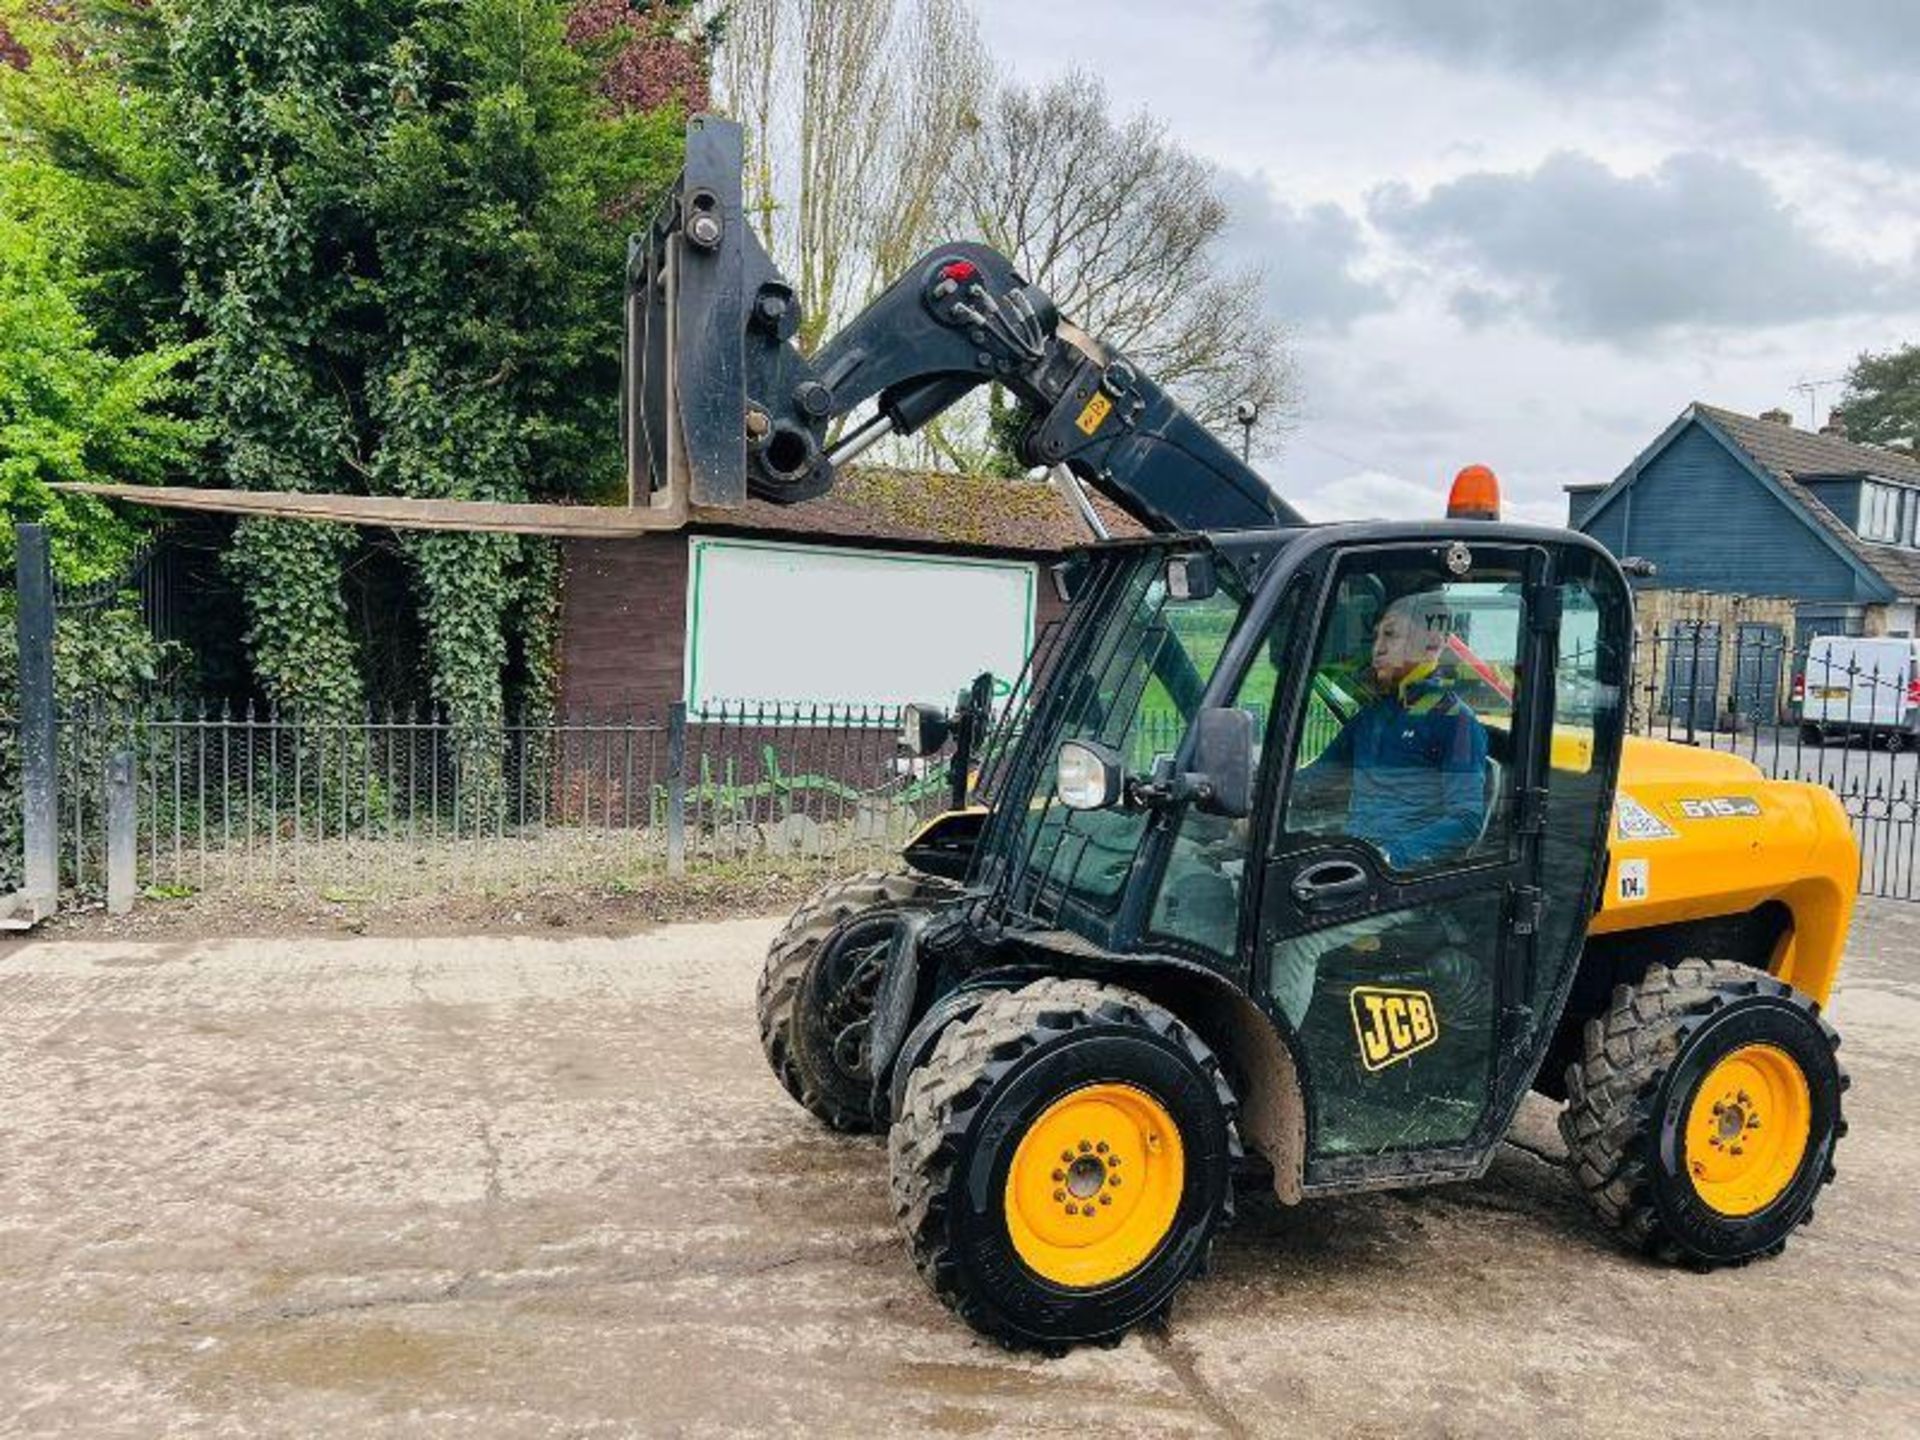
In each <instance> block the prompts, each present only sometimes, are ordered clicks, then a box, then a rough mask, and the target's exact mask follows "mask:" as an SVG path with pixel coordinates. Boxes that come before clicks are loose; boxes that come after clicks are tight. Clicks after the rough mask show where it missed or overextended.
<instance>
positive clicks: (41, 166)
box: [0, 0, 202, 584]
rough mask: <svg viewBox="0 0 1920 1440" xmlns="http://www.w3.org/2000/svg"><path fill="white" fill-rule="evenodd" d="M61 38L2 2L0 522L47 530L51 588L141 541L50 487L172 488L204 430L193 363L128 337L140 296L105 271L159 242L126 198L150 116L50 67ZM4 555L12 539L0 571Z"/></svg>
mask: <svg viewBox="0 0 1920 1440" xmlns="http://www.w3.org/2000/svg"><path fill="white" fill-rule="evenodd" d="M70 31H71V25H68V26H67V27H66V28H65V30H63V28H62V26H61V25H60V24H59V23H58V21H57V18H56V17H55V16H53V15H51V14H49V13H48V12H46V11H45V10H42V9H37V8H33V7H24V6H20V5H17V4H14V3H13V0H0V35H4V36H5V37H7V38H6V40H4V41H0V60H3V61H4V63H0V509H4V511H5V514H6V516H7V517H8V518H9V519H11V520H14V521H22V520H35V521H39V522H40V523H42V524H44V525H45V526H46V527H47V529H48V532H49V537H50V539H51V541H52V548H53V560H54V566H55V569H56V570H57V572H58V573H59V575H60V577H61V578H62V579H64V580H67V581H70V582H74V583H80V584H86V583H91V582H94V581H97V580H102V579H106V578H109V577H111V576H113V575H116V574H118V573H120V572H121V571H122V570H123V569H124V568H125V566H126V564H127V562H128V560H129V558H130V557H131V555H132V553H133V551H134V550H135V549H136V547H137V545H138V543H139V539H140V529H139V527H138V526H137V525H135V524H134V523H132V522H130V521H128V520H126V519H125V518H123V517H121V516H119V515H116V514H115V513H114V512H113V511H112V510H111V509H109V508H108V507H107V506H106V505H104V504H102V503H100V502H98V501H95V500H89V499H85V498H83V497H78V496H71V495H61V494H58V493H56V492H55V491H53V490H51V489H50V488H48V487H49V486H50V485H52V484H55V483H59V482H63V481H83V482H93V483H114V482H117V483H125V484H148V483H157V482H161V481H165V480H169V479H174V478H176V477H177V475H178V474H179V472H180V471H181V470H183V469H184V468H186V467H187V466H188V465H190V464H191V463H192V461H193V460H194V459H195V457H196V456H197V455H198V453H199V450H200V444H201V440H202V430H201V428H200V427H199V426H198V425H197V424H196V423H195V422H194V420H193V419H192V417H191V414H190V405H189V398H190V397H189V395H188V393H187V384H186V380H185V378H184V377H185V371H186V368H187V366H188V365H189V363H190V361H191V359H192V357H193V354H194V348H193V347H192V346H191V345H188V344H183V343H179V340H178V332H177V329H176V330H175V331H172V332H166V333H155V332H154V331H153V330H152V329H151V327H145V326H141V325H139V324H138V323H136V322H135V321H134V319H133V317H134V315H135V314H136V312H137V311H138V309H139V308H140V306H141V305H142V304H143V303H145V301H146V300H147V299H149V298H151V292H150V291H146V290H143V289H142V287H141V286H140V285H138V284H134V283H128V282H127V277H126V276H125V275H124V274H122V273H121V272H120V271H119V270H118V269H116V267H115V266H114V265H113V264H112V263H111V262H110V261H109V260H108V259H107V257H108V256H110V255H113V254H121V253H125V252H126V251H128V250H129V249H130V248H134V242H135V241H136V237H141V236H144V235H148V234H150V233H152V232H153V231H154V230H155V229H157V228H159V221H158V220H157V218H156V217H155V216H154V215H153V214H152V213H151V210H150V207H148V206H147V204H146V203H145V202H144V201H143V200H142V198H141V193H142V187H141V185H140V184H139V183H138V182H137V181H135V182H134V183H128V181H129V177H131V176H135V175H138V174H140V173H142V172H146V173H151V172H152V171H153V169H154V168H155V162H154V161H153V160H152V158H151V156H152V148H153V147H152V146H151V144H150V143H148V139H147V137H146V135H145V130H144V126H145V124H146V116H147V111H146V110H145V108H144V107H142V106H141V105H139V104H121V103H116V102H115V100H114V97H113V85H112V76H111V75H110V73H109V72H108V71H107V70H105V69H104V68H103V67H100V66H97V65H92V64H91V63H90V62H89V61H88V60H87V59H86V53H87V52H86V51H85V50H84V48H75V47H74V46H72V45H71V44H69V46H68V47H67V51H68V52H69V53H68V54H67V58H64V59H63V58H62V52H61V50H60V48H59V47H58V46H57V45H56V43H55V41H56V38H57V37H61V36H62V35H63V34H64V35H65V38H67V39H68V40H69V41H71V40H72V38H73V36H72V35H71V33H68V32H70ZM15 37H26V38H25V39H20V38H15ZM27 40H31V41H32V42H33V43H34V44H35V45H37V46H39V47H40V49H41V54H42V56H43V57H45V58H44V59H43V62H42V63H40V64H35V61H34V52H33V50H31V49H29V48H28V45H27V43H26V42H27ZM12 545H13V537H12V530H11V527H10V526H9V527H8V528H7V529H6V530H5V532H4V533H0V563H11V554H12Z"/></svg>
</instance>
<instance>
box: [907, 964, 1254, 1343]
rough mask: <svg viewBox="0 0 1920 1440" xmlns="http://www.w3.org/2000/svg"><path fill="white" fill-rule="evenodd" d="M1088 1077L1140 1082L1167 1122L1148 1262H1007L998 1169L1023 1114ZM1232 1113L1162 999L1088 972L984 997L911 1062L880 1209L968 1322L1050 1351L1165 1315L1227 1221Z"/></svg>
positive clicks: (1004, 1170)
mask: <svg viewBox="0 0 1920 1440" xmlns="http://www.w3.org/2000/svg"><path fill="white" fill-rule="evenodd" d="M1102 1083H1114V1084H1122V1085H1126V1086H1130V1087H1132V1088H1134V1089H1135V1090H1139V1091H1144V1092H1145V1093H1146V1094H1147V1095H1148V1096H1149V1097H1151V1098H1152V1100H1153V1101H1154V1102H1156V1103H1157V1104H1158V1105H1159V1106H1160V1107H1161V1108H1162V1109H1163V1111H1164V1113H1165V1114H1166V1115H1167V1116H1168V1117H1169V1118H1170V1119H1171V1120H1172V1122H1173V1124H1174V1126H1175V1127H1176V1129H1177V1131H1178V1137H1179V1140H1180V1145H1181V1149H1182V1154H1183V1170H1182V1172H1181V1173H1182V1176H1183V1179H1182V1183H1181V1186H1180V1190H1179V1194H1178V1199H1177V1201H1176V1202H1175V1208H1174V1210H1173V1218H1172V1220H1171V1222H1170V1223H1169V1224H1168V1226H1167V1228H1166V1230H1165V1231H1164V1233H1163V1236H1162V1238H1161V1239H1160V1240H1159V1241H1158V1243H1157V1246H1156V1248H1154V1249H1153V1250H1152V1251H1151V1253H1150V1254H1148V1255H1147V1258H1145V1259H1144V1260H1142V1261H1140V1262H1139V1263H1138V1264H1137V1265H1135V1266H1134V1268H1133V1269H1132V1270H1130V1271H1128V1272H1126V1273H1124V1274H1122V1275H1120V1276H1119V1277H1118V1278H1116V1279H1112V1280H1108V1281H1106V1282H1104V1283H1101V1284H1098V1285H1092V1286H1088V1287H1085V1288H1081V1287H1072V1286H1067V1285H1063V1284H1059V1283H1056V1282H1055V1281H1052V1280H1049V1279H1046V1278H1044V1277H1042V1276H1041V1275H1040V1274H1039V1273H1037V1272H1036V1271H1035V1270H1034V1269H1032V1268H1031V1267H1030V1266H1029V1265H1028V1264H1027V1263H1026V1262H1025V1261H1024V1260H1023V1259H1022V1258H1021V1256H1020V1253H1019V1251H1018V1250H1017V1249H1016V1247H1015V1242H1014V1240H1013V1238H1012V1234H1011V1232H1010V1231H1009V1228H1008V1219H1007V1213H1006V1192H1007V1178H1008V1172H1009V1170H1010V1167H1011V1166H1012V1163H1013V1158H1014V1155H1015V1153H1016V1151H1017V1150H1018V1148H1019V1145H1020V1142H1021V1140H1022V1138H1023V1137H1024V1136H1025V1135H1026V1133H1027V1131H1028V1129H1029V1127H1030V1126H1031V1125H1032V1124H1033V1122H1034V1121H1035V1120H1036V1119H1038V1118H1039V1117H1040V1116H1041V1115H1042V1114H1043V1113H1044V1112H1046V1111H1047V1110H1048V1108H1049V1107H1050V1106H1052V1105H1053V1104H1054V1102H1056V1101H1058V1100H1060V1099H1062V1098H1063V1097H1066V1096H1070V1095H1071V1094H1072V1093H1073V1092H1074V1091H1076V1090H1079V1089H1082V1088H1084V1087H1086V1086H1088V1085H1094V1084H1102ZM1234 1113H1235V1106H1234V1098H1233V1092H1232V1091H1231V1090H1230V1089H1229V1088H1228V1086H1227V1084H1226V1081H1225V1080H1224V1079H1223V1078H1222V1076H1221V1072H1220V1065H1219V1062H1218V1061H1217V1060H1216V1059H1215V1058H1214V1055H1213V1053H1212V1052H1211V1051H1210V1050H1208V1049H1207V1047H1206V1046H1205V1045H1204V1044H1203V1043H1202V1042H1201V1041H1200V1039H1199V1038H1198V1037H1197V1036H1196V1035H1195V1034H1194V1033H1193V1032H1192V1031H1191V1030H1190V1029H1188V1028H1187V1027H1186V1026H1185V1025H1184V1024H1182V1023H1181V1022H1180V1020H1178V1019H1177V1018H1176V1017H1175V1016H1174V1015H1173V1014H1172V1013H1171V1012H1170V1011H1167V1010H1165V1009H1163V1008H1162V1007H1160V1006H1158V1005H1156V1004H1154V1003H1153V1002H1152V1001H1150V1000H1147V999H1145V998H1144V997H1142V996H1140V995H1136V994H1134V993H1132V992H1131V991H1127V990H1122V989H1119V988H1117V987H1114V986H1109V985H1101V984H1096V983H1094V982H1092V981H1086V980H1060V979H1052V980H1039V981H1035V982H1034V983H1033V984H1030V985H1028V986H1026V987H1025V988H1024V989H1021V990H1016V991H1002V992H998V993H995V994H992V995H989V996H988V997H987V998H986V1000H985V1001H984V1003H983V1004H982V1005H981V1006H980V1008H979V1010H978V1011H977V1012H975V1014H974V1015H973V1016H972V1017H971V1018H969V1019H967V1020H964V1021H961V1022H959V1023H957V1024H953V1025H949V1026H948V1027H947V1029H946V1030H945V1032H944V1033H943V1034H942V1035H941V1037H940V1041H939V1043H938V1044H937V1045H936V1046H935V1047H934V1050H933V1053H932V1054H931V1055H930V1056H928V1058H927V1061H926V1063H925V1064H923V1065H921V1066H920V1067H918V1068H917V1069H916V1070H915V1071H914V1073H913V1076H912V1078H911V1080H909V1082H908V1084H907V1090H906V1097H905V1106H904V1109H903V1111H902V1113H901V1115H900V1118H899V1119H897V1120H896V1121H895V1122H894V1124H893V1127H892V1129H891V1130H890V1131H889V1133H888V1152H889V1158H890V1160H891V1167H892V1168H891V1186H892V1193H893V1208H894V1214H895V1216H896V1217H898V1219H899V1221H900V1224H901V1227H902V1229H903V1230H904V1231H905V1232H906V1236H907V1243H908V1248H909V1249H910V1250H911V1252H912V1255H913V1261H914V1264H915V1266H916V1267H918V1269H919V1271H920V1274H921V1276H922V1278H924V1279H925V1280H926V1282H927V1284H928V1285H929V1286H930V1287H931V1288H932V1290H933V1293H934V1294H935V1295H936V1296H938V1297H939V1299H940V1300H941V1301H942V1302H943V1303H944V1304H946V1305H947V1306H948V1307H949V1308H950V1309H952V1310H953V1311H955V1312H956V1313H957V1314H958V1315H959V1316H960V1317H961V1318H962V1319H963V1320H965V1321H966V1322H967V1324H969V1325H971V1326H972V1327H973V1328H974V1329H975V1330H978V1331H979V1332H981V1333H982V1334H984V1335H988V1336H991V1337H993V1338H994V1339H996V1340H999V1341H1001V1342H1003V1343H1005V1344H1009V1345H1028V1346H1034V1347H1037V1348H1040V1349H1042V1350H1047V1351H1051V1352H1055V1353H1057V1352H1059V1351H1061V1350H1064V1349H1065V1348H1066V1347H1067V1346H1069V1345H1073V1344H1079V1343H1084V1342H1111V1341H1116V1340H1118V1339H1119V1338H1120V1337H1121V1336H1122V1335H1124V1334H1125V1333H1126V1332H1127V1330H1129V1329H1130V1328H1131V1327H1133V1326H1135V1325H1137V1324H1140V1323H1141V1322H1143V1321H1146V1320H1149V1319H1152V1318H1154V1317H1155V1316H1159V1315H1162V1314H1164V1313H1165V1312H1166V1310H1167V1308H1168V1307H1169V1305H1170V1304H1171V1303H1172V1300H1173V1296H1174V1293H1175V1292H1176V1291H1177V1290H1178V1289H1179V1288H1180V1286H1181V1285H1182V1284H1183V1283H1184V1282H1185V1281H1186V1280H1187V1278H1188V1277H1189V1276H1191V1275H1193V1274H1194V1273H1195V1272H1196V1271H1198V1270H1200V1269H1201V1268H1202V1267H1203V1266H1204V1264H1205V1263H1206V1260H1207V1256H1208V1252H1209V1251H1210V1249H1211V1247H1212V1244H1213V1238H1214V1235H1215V1233H1216V1231H1217V1230H1218V1229H1219V1228H1220V1227H1221V1226H1222V1225H1224V1224H1226V1223H1227V1222H1228V1221H1229V1220H1230V1219H1231V1218H1232V1214H1233V1189H1232V1184H1231V1177H1232V1169H1233V1163H1234V1161H1235V1159H1236V1158H1237V1157H1238V1156H1239V1153H1240V1147H1239V1144H1238V1141H1237V1139H1236V1137H1235V1130H1234ZM1081 1148H1083V1149H1084V1148H1085V1147H1084V1146H1082V1147H1081ZM1117 1149H1118V1147H1116V1150H1117ZM1115 1173H1117V1171H1116V1172H1115ZM1115 1193H1119V1192H1118V1191H1116V1192H1115ZM1054 1198H1055V1199H1060V1198H1062V1197H1061V1196H1060V1195H1059V1194H1058V1193H1057V1192H1056V1195H1055V1197H1054ZM1124 1198H1125V1197H1124V1196H1123V1199H1124ZM1102 1203H1106V1202H1105V1201H1104V1200H1103V1202H1102Z"/></svg>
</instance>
